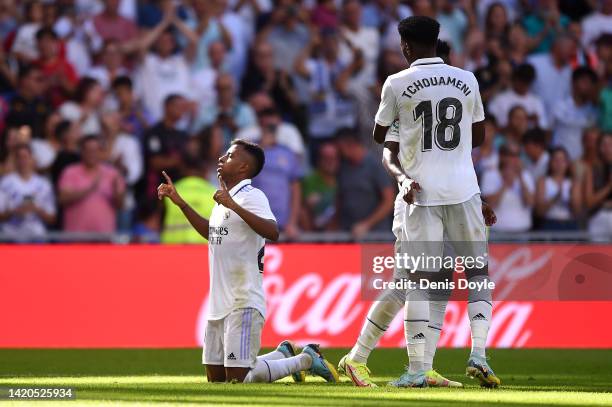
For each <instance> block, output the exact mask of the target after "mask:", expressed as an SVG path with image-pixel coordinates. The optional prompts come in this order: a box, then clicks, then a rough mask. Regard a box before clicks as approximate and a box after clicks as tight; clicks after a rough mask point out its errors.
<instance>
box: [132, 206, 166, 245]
mask: <svg viewBox="0 0 612 407" xmlns="http://www.w3.org/2000/svg"><path fill="white" fill-rule="evenodd" d="M160 231H161V211H160V202H159V201H158V200H157V199H151V200H147V201H145V202H144V203H142V204H140V205H139V207H138V212H137V213H136V222H134V227H133V228H132V243H160V236H159V235H160Z"/></svg>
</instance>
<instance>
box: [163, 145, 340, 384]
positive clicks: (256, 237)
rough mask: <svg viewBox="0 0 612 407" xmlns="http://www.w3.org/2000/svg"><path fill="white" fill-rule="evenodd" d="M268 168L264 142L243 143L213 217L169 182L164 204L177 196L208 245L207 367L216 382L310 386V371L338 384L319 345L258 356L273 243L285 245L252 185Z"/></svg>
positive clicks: (223, 165)
mask: <svg viewBox="0 0 612 407" xmlns="http://www.w3.org/2000/svg"><path fill="white" fill-rule="evenodd" d="M263 166H264V152H263V150H262V149H261V148H260V147H259V146H257V145H256V144H252V143H249V142H246V141H243V140H235V141H234V142H233V143H232V145H231V147H230V148H229V149H228V150H227V152H226V153H225V155H223V156H222V157H220V158H219V164H218V167H217V173H218V176H219V183H220V185H221V189H220V190H218V191H217V192H215V195H214V199H215V201H216V204H215V207H214V208H213V210H212V213H211V216H210V219H205V218H203V217H202V216H200V215H199V214H198V213H196V212H195V211H194V210H193V209H192V208H191V207H190V206H189V204H187V202H185V201H184V200H183V199H182V198H181V196H180V195H179V193H178V192H177V191H176V188H175V187H174V185H173V183H172V180H171V179H170V177H168V175H167V174H166V173H165V172H164V173H163V175H164V177H165V179H166V183H163V184H161V185H160V186H159V187H158V189H157V193H158V197H159V199H163V198H164V197H167V198H169V199H170V200H171V201H172V202H173V203H174V204H175V205H177V206H178V207H179V208H180V209H181V210H182V212H183V214H184V215H185V217H186V218H187V220H188V221H189V223H191V225H192V226H193V227H194V228H195V229H196V230H197V231H198V233H200V234H201V235H202V236H204V237H205V238H206V239H208V241H209V244H208V264H209V271H210V295H209V304H208V322H207V325H206V330H205V339H204V353H203V362H204V364H205V365H206V375H207V377H208V381H209V382H225V381H237V382H245V383H250V382H273V381H275V380H278V379H280V378H283V377H286V376H289V375H292V376H293V379H294V380H295V381H298V382H299V381H304V371H308V372H310V373H311V374H314V375H317V376H321V377H322V378H324V379H325V380H326V381H328V382H337V381H338V374H337V373H336V371H335V369H334V367H333V366H332V365H331V364H330V363H329V362H328V361H327V360H325V358H324V357H323V355H322V354H321V352H320V350H319V346H318V345H313V344H311V345H306V346H305V347H304V349H303V350H302V352H301V353H300V354H297V352H296V350H295V346H293V344H292V343H291V342H290V341H283V342H281V344H280V345H278V347H277V348H276V350H274V351H273V352H270V353H268V354H265V355H261V356H257V353H258V352H259V348H260V344H261V332H262V329H263V324H264V318H265V314H266V301H265V296H264V290H263V256H264V246H265V239H270V240H278V235H279V232H278V226H277V225H276V219H275V218H274V215H273V214H272V211H271V210H270V205H269V203H268V199H267V198H266V196H265V195H264V193H263V192H262V191H260V190H259V189H257V188H254V187H252V186H251V179H252V178H254V177H255V176H257V174H259V172H260V171H261V169H262V168H263Z"/></svg>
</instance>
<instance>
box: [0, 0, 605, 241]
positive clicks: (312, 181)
mask: <svg viewBox="0 0 612 407" xmlns="http://www.w3.org/2000/svg"><path fill="white" fill-rule="evenodd" d="M413 14H414V15H428V16H431V17H435V18H437V19H438V21H439V22H440V24H441V27H442V31H441V39H443V40H445V41H447V42H448V43H449V45H450V46H451V49H452V51H451V54H450V61H451V62H452V64H453V65H456V66H459V67H463V68H465V69H467V70H470V71H473V72H474V73H475V75H476V77H477V78H478V81H479V84H480V91H481V93H482V97H483V101H484V103H485V108H486V110H487V115H486V128H487V140H486V143H485V145H483V146H482V147H481V148H479V149H477V150H475V151H474V163H475V166H476V169H477V174H478V177H479V180H480V185H481V189H482V195H483V196H484V198H485V199H486V200H488V202H489V203H490V204H491V205H492V206H493V207H494V208H495V210H496V212H497V218H498V224H497V225H495V226H494V229H495V230H499V231H505V232H525V231H530V230H585V231H588V232H589V234H590V236H591V237H592V239H594V240H611V239H612V0H601V1H598V0H559V1H554V0H538V1H536V0H501V1H492V0H480V1H476V0H405V1H399V0H363V1H361V0H316V1H315V0H182V1H181V0H149V1H136V0H105V1H102V0H55V1H53V0H46V1H44V0H43V1H30V2H21V1H15V0H1V1H0V39H1V40H2V46H1V47H0V53H1V55H0V93H1V98H0V127H1V129H0V130H1V135H2V136H1V138H0V141H1V142H0V176H1V178H0V231H1V232H3V233H4V234H5V235H8V236H13V237H14V239H15V240H20V239H28V240H32V239H33V238H34V240H36V238H38V239H41V240H42V239H43V236H44V234H45V233H46V231H49V230H59V231H66V232H99V233H114V232H116V231H122V232H129V233H131V234H132V235H133V236H134V241H159V240H161V241H162V242H196V241H200V239H201V238H200V237H199V236H197V233H196V232H195V231H193V230H192V229H191V228H190V227H189V225H188V223H187V222H186V221H185V220H184V219H183V217H182V215H181V213H180V211H179V210H178V209H176V208H174V207H172V206H171V205H167V206H165V207H164V206H163V204H162V203H160V202H159V201H158V200H157V199H156V192H155V191H156V187H157V185H158V184H159V183H160V181H161V178H160V177H161V171H162V170H166V171H167V172H168V174H169V175H170V176H171V177H173V179H174V180H175V182H176V186H177V189H178V190H179V191H180V193H181V195H182V196H183V197H185V199H186V200H187V201H189V202H190V204H192V206H193V207H194V208H195V209H196V210H198V211H200V212H201V213H202V214H203V215H205V216H206V215H208V214H210V211H211V210H212V206H213V205H214V201H213V199H212V195H213V193H214V191H215V190H216V188H217V186H218V180H217V177H216V160H217V158H218V157H219V156H220V155H222V153H223V151H224V150H225V149H226V148H227V147H228V146H229V144H230V143H231V141H232V140H233V139H236V138H242V139H247V140H251V141H254V142H257V143H259V144H260V145H261V146H262V147H263V148H264V150H265V154H266V165H265V167H264V169H263V171H262V173H261V174H260V175H259V176H258V177H257V178H256V179H255V180H254V184H255V185H256V186H257V187H259V188H261V189H262V190H263V191H264V192H265V193H266V195H267V196H268V198H269V201H270V204H271V207H272V210H273V212H274V214H275V216H276V218H277V220H278V223H279V226H280V228H281V230H282V231H283V232H284V235H285V236H286V238H288V239H296V238H298V237H299V235H300V231H302V230H304V231H328V230H344V231H348V232H350V233H352V235H353V236H354V237H355V238H356V239H359V238H362V237H364V236H365V235H366V234H367V233H368V232H370V231H389V230H390V227H391V213H392V208H393V200H394V196H395V193H396V187H395V185H393V183H392V182H391V179H390V178H389V177H388V176H387V175H386V173H385V171H384V170H383V168H382V165H381V160H380V152H379V151H380V150H377V147H376V146H373V145H372V144H373V143H372V142H371V130H372V127H373V118H374V114H375V112H376V108H377V106H378V102H379V100H380V90H381V86H382V84H383V82H384V80H385V78H386V77H387V76H388V75H390V74H392V73H395V72H397V71H399V70H401V69H404V68H406V63H405V61H404V59H403V57H402V55H401V53H400V47H399V34H398V33H397V29H396V26H397V22H398V21H399V20H400V19H402V18H405V17H407V16H410V15H413Z"/></svg>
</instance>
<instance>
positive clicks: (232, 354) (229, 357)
mask: <svg viewBox="0 0 612 407" xmlns="http://www.w3.org/2000/svg"><path fill="white" fill-rule="evenodd" d="M227 360H236V356H234V352H232V353H230V354H229V355H227Z"/></svg>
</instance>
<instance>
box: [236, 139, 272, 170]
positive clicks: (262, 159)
mask: <svg viewBox="0 0 612 407" xmlns="http://www.w3.org/2000/svg"><path fill="white" fill-rule="evenodd" d="M232 145H237V146H241V147H242V148H243V149H244V151H246V152H247V154H249V155H250V156H251V157H253V159H254V160H255V168H253V171H252V172H251V175H250V178H255V177H256V176H257V175H259V173H260V172H261V170H262V168H263V167H264V164H265V163H266V156H265V154H264V151H263V149H262V148H261V147H260V146H258V145H257V144H255V143H251V142H250V141H246V140H242V139H236V140H234V141H232Z"/></svg>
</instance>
